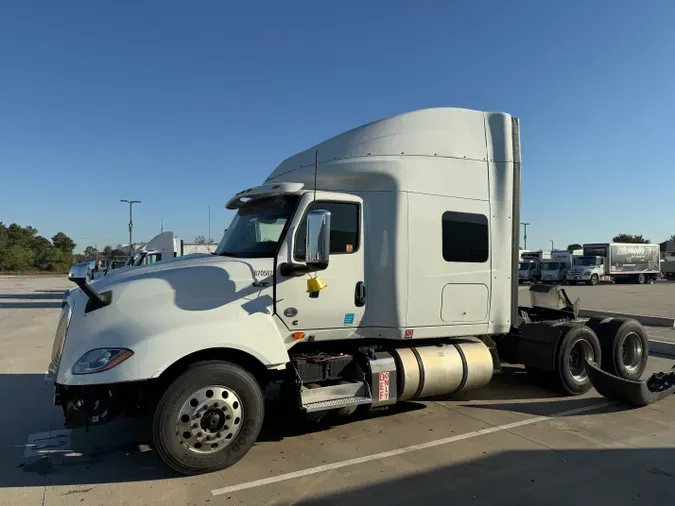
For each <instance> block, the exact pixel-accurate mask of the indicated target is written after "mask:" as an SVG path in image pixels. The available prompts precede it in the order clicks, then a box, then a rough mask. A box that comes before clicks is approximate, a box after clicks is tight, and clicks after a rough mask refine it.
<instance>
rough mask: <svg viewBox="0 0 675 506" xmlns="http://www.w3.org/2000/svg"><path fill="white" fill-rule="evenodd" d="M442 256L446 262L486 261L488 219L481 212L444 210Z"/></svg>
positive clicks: (487, 251)
mask: <svg viewBox="0 0 675 506" xmlns="http://www.w3.org/2000/svg"><path fill="white" fill-rule="evenodd" d="M442 234H443V258H444V259H445V261H446V262H476V263H482V262H486V261H487V259H488V254H489V240H488V219H487V216H485V215H482V214H472V213H459V212H455V211H446V212H445V213H443V217H442Z"/></svg>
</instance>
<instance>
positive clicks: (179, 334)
mask: <svg viewBox="0 0 675 506" xmlns="http://www.w3.org/2000/svg"><path fill="white" fill-rule="evenodd" d="M272 318H273V316H271V315H262V314H258V315H250V316H249V317H248V318H247V319H246V321H230V322H228V323H227V324H226V325H223V326H219V327H218V328H214V327H213V326H212V325H209V324H202V325H193V326H190V327H181V328H179V329H174V330H170V331H166V332H161V333H156V334H153V335H150V336H146V337H145V338H143V339H140V340H136V341H135V342H134V343H130V342H128V340H126V339H119V337H121V336H120V334H117V333H115V332H110V333H107V334H106V335H98V336H96V335H93V336H90V337H91V342H92V343H96V345H91V346H89V347H86V346H78V347H77V348H78V351H77V352H76V351H74V348H75V347H74V346H72V347H71V346H67V347H66V348H71V349H72V350H71V351H70V353H64V356H63V357H62V360H61V364H60V367H59V371H58V374H57V379H56V382H57V383H59V384H62V385H97V384H110V383H121V382H127V381H142V380H148V379H153V378H157V377H158V376H159V375H160V374H161V373H162V372H164V371H165V370H166V369H167V368H168V367H170V366H171V365H172V364H174V363H175V362H177V361H178V360H180V359H181V358H183V357H185V356H187V355H190V354H192V353H195V352H198V351H202V350H206V349H211V348H232V349H236V350H240V351H243V352H245V353H247V354H249V355H251V356H253V357H255V358H256V359H257V360H258V361H260V363H262V364H263V365H264V366H266V367H268V368H276V367H279V366H282V365H284V364H286V363H287V362H288V360H289V358H288V353H287V351H286V346H285V345H284V340H283V337H282V336H281V335H280V334H279V330H278V327H277V326H276V325H275V324H274V321H273V320H272ZM70 337H71V336H70V335H69V336H68V338H70ZM105 347H111V348H112V347H122V348H128V349H130V350H131V351H133V352H134V354H133V356H132V357H130V358H129V359H127V360H126V361H124V362H122V363H121V364H119V365H118V366H116V367H114V368H112V369H110V370H109V371H104V372H100V373H93V374H81V375H74V374H72V372H71V371H72V366H73V365H74V364H75V362H77V360H79V359H80V358H81V357H82V355H83V354H84V353H86V352H87V351H89V350H90V349H94V348H105Z"/></svg>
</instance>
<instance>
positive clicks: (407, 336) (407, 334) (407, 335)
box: [405, 329, 413, 339]
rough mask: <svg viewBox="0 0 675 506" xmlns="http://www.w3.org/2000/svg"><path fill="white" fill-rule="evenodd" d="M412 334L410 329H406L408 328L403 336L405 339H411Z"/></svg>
mask: <svg viewBox="0 0 675 506" xmlns="http://www.w3.org/2000/svg"><path fill="white" fill-rule="evenodd" d="M412 336H413V331H412V329H408V330H406V331H405V338H406V339H412Z"/></svg>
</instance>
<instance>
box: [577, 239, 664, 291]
mask: <svg viewBox="0 0 675 506" xmlns="http://www.w3.org/2000/svg"><path fill="white" fill-rule="evenodd" d="M583 249H584V254H583V255H582V256H581V257H579V258H578V259H577V261H576V265H575V266H574V267H573V268H572V269H570V271H569V272H568V274H567V280H568V281H569V282H570V283H577V282H581V283H588V284H589V285H593V286H594V285H597V284H598V282H600V281H601V280H613V281H614V282H615V283H639V284H644V283H647V282H651V281H653V280H655V279H657V278H658V277H659V276H660V273H661V256H660V248H659V245H658V244H633V243H594V244H584V247H583Z"/></svg>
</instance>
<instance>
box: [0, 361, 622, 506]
mask: <svg viewBox="0 0 675 506" xmlns="http://www.w3.org/2000/svg"><path fill="white" fill-rule="evenodd" d="M447 400H448V401H449V407H450V408H458V409H467V408H471V409H474V408H475V409H499V410H504V411H513V412H520V413H527V414H532V415H548V414H554V413H556V414H559V413H560V412H562V411H565V410H571V409H577V408H583V407H588V406H591V405H594V404H596V405H597V404H600V403H601V402H602V401H600V400H599V399H597V398H582V399H579V398H573V399H561V400H548V401H546V400H541V401H534V402H528V401H523V402H520V403H507V404H497V403H491V404H481V403H480V401H477V402H476V403H473V404H467V403H462V402H456V401H457V400H456V399H452V398H451V397H448V399H447ZM0 405H2V406H6V407H11V416H2V417H0V433H2V434H3V442H2V443H1V444H0V450H1V452H2V453H1V454H2V457H1V458H0V489H3V488H13V487H33V486H43V485H44V484H45V483H47V484H49V485H50V486H58V485H72V486H78V485H81V486H86V485H90V484H99V483H124V482H137V481H146V480H165V479H172V478H180V479H183V477H182V476H180V475H178V474H176V473H174V472H173V471H171V470H170V469H169V468H168V467H167V466H166V465H165V464H164V463H163V462H162V461H161V460H160V458H159V457H158V456H157V454H156V453H155V451H154V449H153V448H152V435H151V428H150V427H151V424H150V420H149V419H148V418H147V417H146V418H126V417H119V418H117V419H115V420H113V421H112V422H110V423H108V424H105V425H102V426H97V427H91V428H90V429H89V432H87V431H85V430H84V429H77V430H66V429H63V413H62V411H61V409H60V408H56V407H54V405H53V386H52V385H51V384H49V383H47V382H46V381H45V377H44V376H43V375H40V374H0ZM268 407H269V409H268V414H267V417H266V422H265V424H264V426H263V430H262V432H261V434H260V436H259V438H258V442H257V443H256V444H258V445H265V444H266V443H269V442H276V441H281V440H283V439H286V438H293V437H302V436H305V435H310V434H314V433H319V432H321V431H326V430H330V429H331V428H333V427H337V426H340V425H343V424H346V423H353V422H355V421H358V420H361V421H366V420H371V419H375V418H380V417H391V418H396V417H397V416H399V415H405V414H410V413H413V412H415V411H420V410H424V409H426V408H427V404H425V403H422V402H403V403H400V404H397V405H394V406H392V407H391V408H389V409H387V410H382V411H372V412H365V413H363V414H356V415H353V416H351V417H336V416H329V417H326V418H325V419H323V420H322V421H320V422H314V423H312V422H308V421H305V422H300V423H298V419H297V418H292V417H290V416H289V415H288V409H287V408H286V409H284V406H282V405H280V403H279V402H278V399H277V400H275V399H274V398H270V396H268ZM619 409H622V408H621V407H619V406H609V407H607V408H602V409H599V410H594V411H591V412H589V413H591V414H592V413H600V412H603V410H604V411H605V412H608V411H612V410H614V411H617V410H619ZM570 416H571V415H570ZM405 420H408V421H409V420H410V417H409V416H404V421H405ZM0 494H1V492H0ZM379 503H380V502H379V501H375V502H374V504H379Z"/></svg>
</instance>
